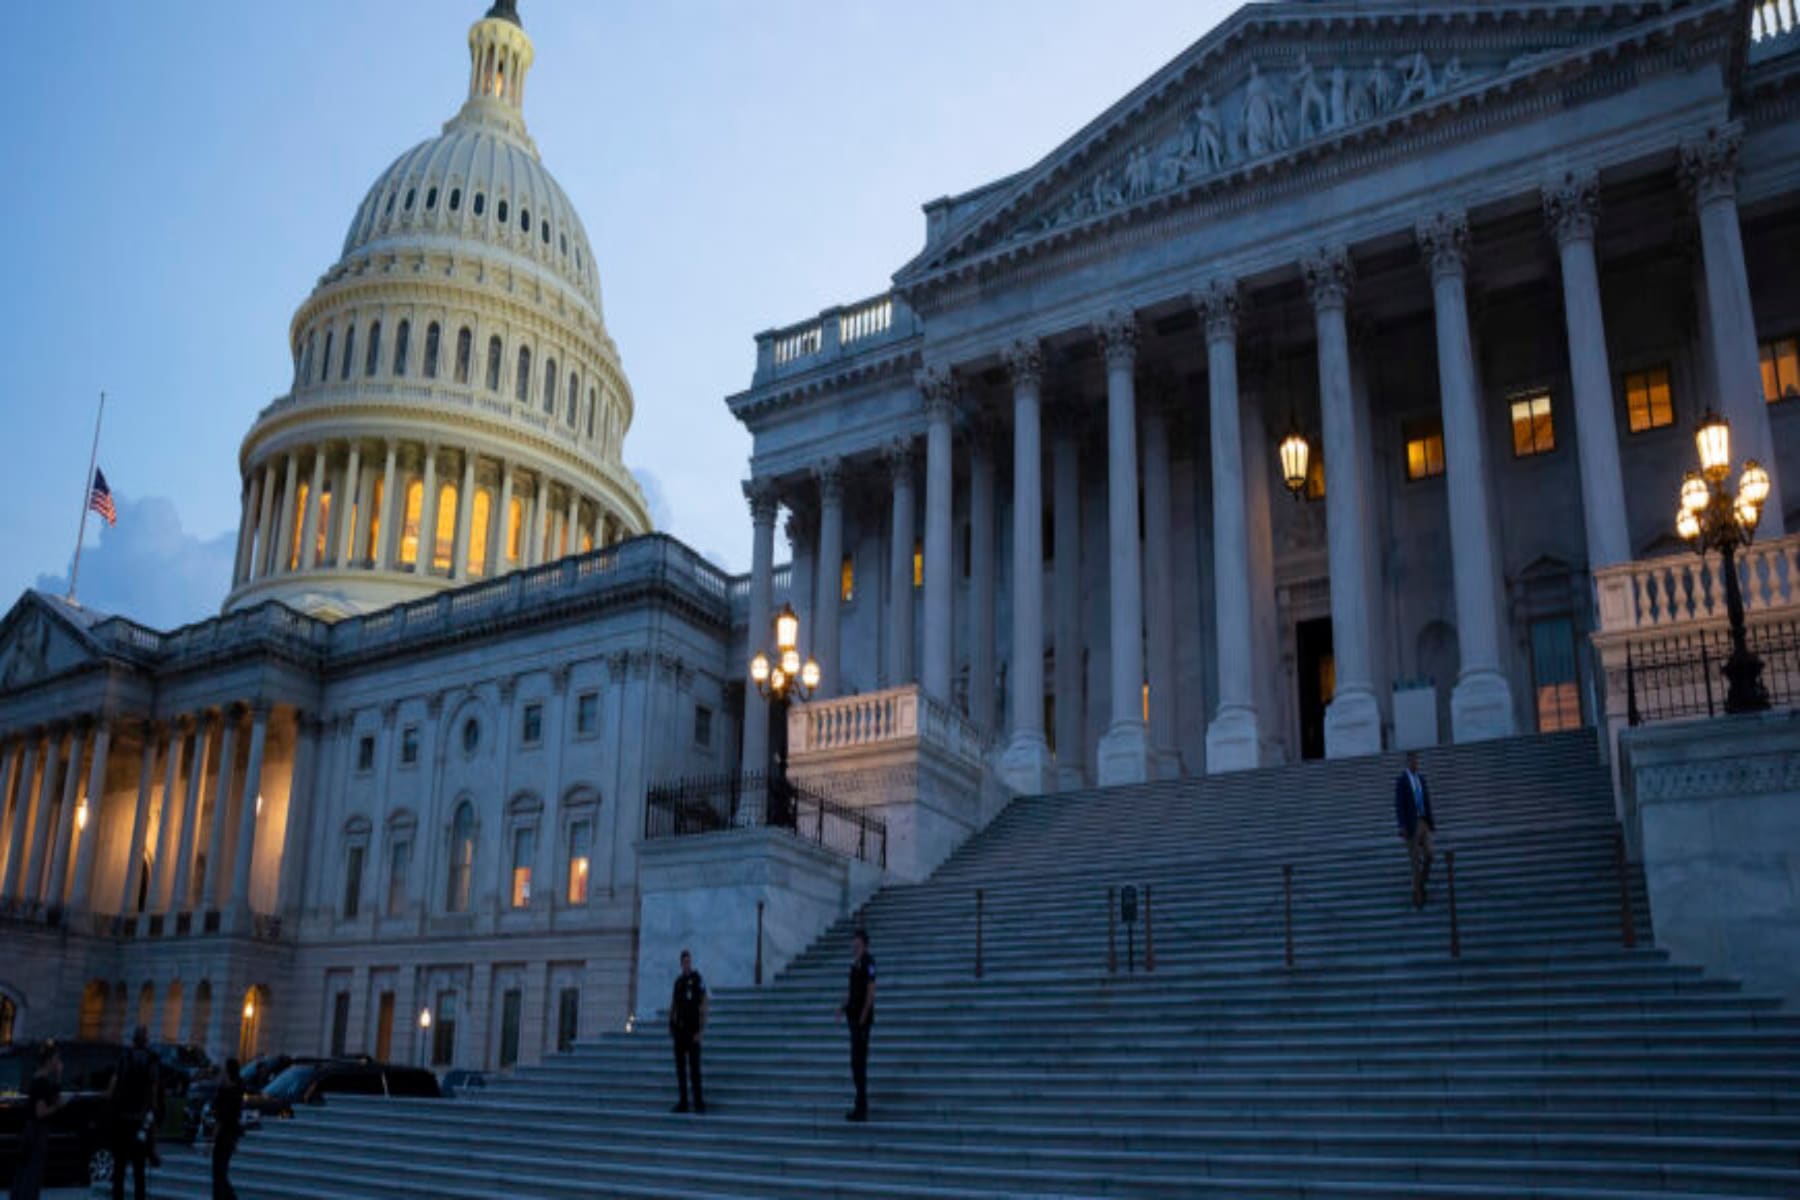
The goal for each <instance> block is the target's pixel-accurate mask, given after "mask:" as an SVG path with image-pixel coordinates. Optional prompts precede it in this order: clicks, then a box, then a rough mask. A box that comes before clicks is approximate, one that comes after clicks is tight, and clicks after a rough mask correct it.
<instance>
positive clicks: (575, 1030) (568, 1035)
mask: <svg viewBox="0 0 1800 1200" xmlns="http://www.w3.org/2000/svg"><path fill="white" fill-rule="evenodd" d="M580 1036H581V991H580V989H579V988H572V987H566V988H564V989H563V990H562V991H560V992H558V993H557V994H556V1052H557V1053H558V1054H562V1053H566V1052H567V1051H568V1050H569V1049H570V1048H571V1047H572V1046H574V1045H575V1039H576V1038H578V1037H580Z"/></svg>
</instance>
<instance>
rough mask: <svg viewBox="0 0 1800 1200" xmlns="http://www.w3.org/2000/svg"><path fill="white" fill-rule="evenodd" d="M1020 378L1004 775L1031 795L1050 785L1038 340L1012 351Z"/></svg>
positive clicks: (1012, 367) (1016, 385) (1016, 382)
mask: <svg viewBox="0 0 1800 1200" xmlns="http://www.w3.org/2000/svg"><path fill="white" fill-rule="evenodd" d="M1004 356H1005V359H1006V367H1007V370H1008V371H1009V372H1010V373H1011V374H1012V384H1013V564H1012V585H1013V611H1012V621H1013V625H1012V634H1013V636H1012V670H1011V671H1009V672H1008V673H1007V677H1006V682H1007V691H1008V693H1009V694H1008V696H1007V706H1006V707H1007V715H1008V717H1009V722H1008V728H1009V729H1010V731H1011V732H1010V734H1009V736H1008V738H1007V742H1006V749H1005V751H1004V752H1002V754H1001V756H1000V777H1001V778H1002V779H1003V780H1005V781H1006V784H1007V786H1009V787H1011V788H1012V789H1013V790H1014V791H1016V792H1020V793H1022V794H1025V795H1031V794H1034V793H1038V792H1046V791H1049V790H1050V786H1051V777H1050V747H1049V744H1048V743H1046V742H1045V741H1044V523H1043V511H1044V498H1043V482H1042V472H1043V464H1042V454H1043V451H1042V446H1041V444H1040V435H1039V418H1040V415H1041V414H1040V411H1039V410H1040V402H1039V389H1040V387H1041V385H1042V382H1043V355H1042V351H1041V350H1040V349H1039V347H1038V344H1037V342H1035V341H1018V342H1014V343H1012V345H1010V346H1008V347H1007V348H1006V351H1005V355H1004Z"/></svg>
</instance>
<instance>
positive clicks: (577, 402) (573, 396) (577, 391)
mask: <svg viewBox="0 0 1800 1200" xmlns="http://www.w3.org/2000/svg"><path fill="white" fill-rule="evenodd" d="M580 407H581V377H580V376H579V375H577V374H576V373H575V372H574V371H570V372H569V428H570V429H573V428H575V412H576V410H577V409H578V408H580Z"/></svg>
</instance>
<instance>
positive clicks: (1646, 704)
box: [1614, 621, 1800, 725]
mask: <svg viewBox="0 0 1800 1200" xmlns="http://www.w3.org/2000/svg"><path fill="white" fill-rule="evenodd" d="M1745 639H1746V641H1747V642H1748V644H1749V646H1750V649H1751V651H1752V652H1753V653H1755V654H1756V655H1757V657H1759V658H1761V659H1762V664H1763V673H1762V683H1763V689H1764V690H1765V691H1766V692H1767V693H1768V696H1769V704H1770V706H1771V707H1774V708H1794V707H1796V706H1800V621H1770V622H1759V623H1757V624H1755V625H1751V626H1750V627H1749V628H1748V629H1747V630H1746V631H1745ZM1730 654H1731V634H1730V631H1729V630H1727V629H1725V628H1723V627H1720V628H1716V629H1703V630H1696V631H1691V632H1687V633H1683V634H1681V635H1679V636H1678V637H1671V638H1669V639H1668V640H1666V641H1664V642H1654V641H1653V642H1651V643H1649V644H1648V645H1647V646H1643V647H1640V646H1638V645H1632V646H1630V647H1628V648H1627V650H1626V653H1625V668H1624V672H1625V689H1624V690H1625V714H1626V719H1627V721H1629V722H1630V723H1631V724H1632V725H1646V724H1649V723H1651V722H1654V721H1676V720H1681V719H1684V718H1688V717H1713V716H1719V715H1721V714H1723V713H1724V711H1725V692H1726V684H1725V676H1724V666H1725V660H1726V658H1728V657H1729V656H1730ZM1617 694H1618V693H1616V692H1615V693H1614V695H1617Z"/></svg>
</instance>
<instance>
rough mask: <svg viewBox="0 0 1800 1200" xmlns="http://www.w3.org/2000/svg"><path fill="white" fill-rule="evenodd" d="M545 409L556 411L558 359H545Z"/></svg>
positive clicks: (551, 411)
mask: <svg viewBox="0 0 1800 1200" xmlns="http://www.w3.org/2000/svg"><path fill="white" fill-rule="evenodd" d="M544 411H545V412H547V413H554V412H555V411H556V359H554V358H546V359H545V360H544Z"/></svg>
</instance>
